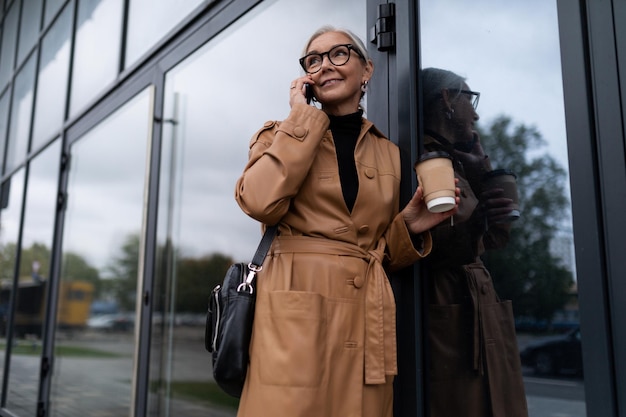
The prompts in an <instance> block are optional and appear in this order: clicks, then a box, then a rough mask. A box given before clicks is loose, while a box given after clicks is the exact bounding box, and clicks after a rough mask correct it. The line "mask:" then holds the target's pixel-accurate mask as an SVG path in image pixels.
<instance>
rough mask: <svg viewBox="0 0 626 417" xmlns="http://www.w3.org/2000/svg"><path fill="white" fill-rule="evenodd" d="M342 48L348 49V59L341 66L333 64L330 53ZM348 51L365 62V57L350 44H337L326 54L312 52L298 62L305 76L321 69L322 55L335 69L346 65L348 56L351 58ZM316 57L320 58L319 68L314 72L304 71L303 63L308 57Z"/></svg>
mask: <svg viewBox="0 0 626 417" xmlns="http://www.w3.org/2000/svg"><path fill="white" fill-rule="evenodd" d="M341 46H343V47H344V48H348V59H346V62H344V63H343V64H335V63H334V62H333V60H332V58H331V57H330V52H331V51H332V50H334V49H335V48H339V47H341ZM350 51H354V52H356V54H357V55H358V56H359V58H360V59H362V60H365V57H364V56H363V54H362V53H361V51H359V50H358V49H357V48H356V47H355V46H354V45H352V44H351V43H343V44H339V45H335V46H333V47H332V48H330V49H329V50H328V51H326V52H321V53H317V52H313V53H310V54H306V55H305V56H303V57H302V58H300V59H299V62H300V66H301V67H302V69H303V70H304V72H306V73H307V74H315V73H317V72H319V71H320V70H321V69H322V63H323V62H324V55H326V56H327V57H328V61H329V62H330V63H331V64H333V65H334V66H336V67H341V66H343V65H346V64H347V63H348V61H350V56H352V54H351V53H350ZM314 55H317V56H319V57H320V67H319V68H318V69H317V70H316V71H308V70H307V69H306V66H305V63H304V61H305V60H306V59H307V58H308V57H310V56H314Z"/></svg>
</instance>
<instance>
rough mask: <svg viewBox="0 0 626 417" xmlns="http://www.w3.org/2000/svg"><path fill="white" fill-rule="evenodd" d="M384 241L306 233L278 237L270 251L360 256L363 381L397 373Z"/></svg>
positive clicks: (392, 301) (393, 305)
mask: <svg viewBox="0 0 626 417" xmlns="http://www.w3.org/2000/svg"><path fill="white" fill-rule="evenodd" d="M385 247H386V241H385V238H380V240H379V241H378V244H377V246H376V248H375V249H372V250H370V251H365V250H363V249H361V248H360V247H359V246H357V245H353V244H350V243H346V242H340V241H336V240H330V239H324V238H316V237H308V236H278V237H277V238H276V239H275V240H274V244H273V246H272V250H271V252H272V253H316V254H327V255H338V256H352V257H355V258H361V259H363V260H364V261H365V262H367V263H368V265H367V272H366V274H365V284H364V285H365V345H364V352H365V364H364V366H365V383H366V384H384V383H385V376H386V375H396V374H397V373H398V366H397V353H396V303H395V298H394V296H393V290H392V289H391V284H389V279H388V278H387V274H386V273H385V270H384V268H383V265H382V261H383V258H384V256H385Z"/></svg>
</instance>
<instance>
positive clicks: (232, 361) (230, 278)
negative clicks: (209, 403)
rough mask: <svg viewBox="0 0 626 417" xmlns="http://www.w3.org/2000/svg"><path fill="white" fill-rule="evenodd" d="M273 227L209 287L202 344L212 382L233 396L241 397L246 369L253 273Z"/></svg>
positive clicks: (252, 311) (250, 323)
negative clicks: (208, 356) (208, 357)
mask: <svg viewBox="0 0 626 417" xmlns="http://www.w3.org/2000/svg"><path fill="white" fill-rule="evenodd" d="M277 230H278V226H272V227H268V228H267V229H266V230H265V233H264V235H263V238H262V239H261V243H259V247H258V248H257V250H256V253H255V254H254V257H253V258H252V261H251V262H250V263H249V264H247V265H246V264H245V263H236V264H234V265H231V266H230V268H228V271H227V272H226V276H225V277H224V282H223V283H222V284H221V285H217V286H216V287H215V288H213V291H211V296H210V298H209V308H208V311H207V318H206V329H205V333H204V346H205V348H206V350H208V351H209V352H211V354H212V360H213V378H214V379H215V382H216V383H217V385H218V386H219V387H220V388H221V389H222V390H223V391H224V392H225V393H227V394H229V395H231V396H233V397H237V398H239V397H241V391H242V390H243V384H244V382H245V381H246V373H247V372H248V362H249V360H250V356H249V350H248V349H249V347H250V337H251V335H252V322H253V320H254V304H255V301H256V292H255V289H254V280H255V276H256V274H257V272H259V271H260V270H261V269H262V267H263V260H264V259H265V255H267V251H268V250H269V248H270V246H271V245H272V240H273V239H274V236H275V235H276V231H277Z"/></svg>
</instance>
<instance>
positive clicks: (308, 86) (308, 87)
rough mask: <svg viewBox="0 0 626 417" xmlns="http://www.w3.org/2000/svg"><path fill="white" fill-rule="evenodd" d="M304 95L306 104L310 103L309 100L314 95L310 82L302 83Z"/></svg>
mask: <svg viewBox="0 0 626 417" xmlns="http://www.w3.org/2000/svg"><path fill="white" fill-rule="evenodd" d="M304 97H306V104H311V100H313V98H314V97H315V96H314V95H313V87H311V84H304Z"/></svg>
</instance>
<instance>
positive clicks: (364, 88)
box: [361, 80, 369, 93]
mask: <svg viewBox="0 0 626 417" xmlns="http://www.w3.org/2000/svg"><path fill="white" fill-rule="evenodd" d="M368 83H369V81H367V80H365V81H363V84H361V91H362V92H363V93H365V92H367V84H368Z"/></svg>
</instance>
